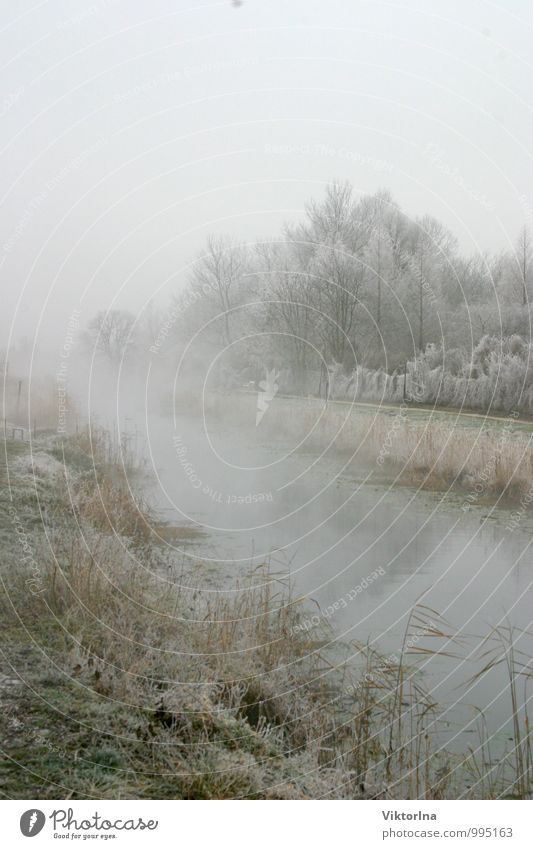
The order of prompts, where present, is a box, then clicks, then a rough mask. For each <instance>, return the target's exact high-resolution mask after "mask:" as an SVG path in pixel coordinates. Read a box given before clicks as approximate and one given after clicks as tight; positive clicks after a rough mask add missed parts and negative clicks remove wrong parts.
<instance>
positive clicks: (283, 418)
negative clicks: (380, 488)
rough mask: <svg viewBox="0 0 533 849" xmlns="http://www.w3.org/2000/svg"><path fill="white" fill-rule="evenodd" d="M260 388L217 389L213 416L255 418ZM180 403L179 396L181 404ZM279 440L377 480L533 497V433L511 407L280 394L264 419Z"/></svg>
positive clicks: (209, 400)
mask: <svg viewBox="0 0 533 849" xmlns="http://www.w3.org/2000/svg"><path fill="white" fill-rule="evenodd" d="M257 403H258V395H257V394H253V393H252V394H249V393H236V394H234V395H231V396H228V395H222V394H215V393H213V394H210V395H206V396H205V398H204V413H205V416H206V417H207V420H208V426H209V421H224V422H226V423H234V424H239V425H240V426H242V425H243V423H253V422H254V421H255V415H256V413H255V410H256V407H257ZM177 404H178V406H179V399H178V402H177ZM260 426H261V432H262V434H265V435H268V436H269V437H270V438H271V439H272V440H276V439H280V438H283V439H287V438H288V439H292V440H294V443H295V445H296V446H297V450H300V451H301V450H304V451H311V452H316V453H317V454H318V453H319V454H320V455H321V456H322V455H323V454H328V453H329V454H336V455H338V456H340V457H342V458H343V459H344V460H345V461H346V464H347V465H346V468H347V469H348V470H350V471H351V472H353V473H354V475H357V473H358V472H359V473H360V472H363V473H364V474H365V477H366V478H367V479H371V480H373V481H375V482H379V483H383V482H387V481H388V482H390V483H391V484H394V485H395V486H397V485H408V486H416V487H417V488H420V489H426V490H430V491H435V492H444V491H452V492H455V493H457V494H459V495H461V496H463V506H464V509H465V510H467V509H468V507H469V505H472V504H491V503H492V504H493V503H500V504H505V505H513V504H521V503H522V502H523V501H524V499H529V500H531V498H533V493H532V492H531V481H532V480H533V450H532V440H533V431H532V430H531V427H530V426H529V424H528V423H527V422H525V421H522V420H521V418H520V415H519V413H518V412H517V411H514V410H511V411H510V412H509V414H508V415H507V416H505V417H504V416H502V417H501V418H500V419H497V420H493V419H486V420H485V419H483V417H482V416H470V415H462V414H461V413H460V412H459V411H457V413H456V415H453V414H451V413H450V414H449V415H444V414H442V413H439V412H438V411H436V412H429V411H423V410H420V409H419V408H418V407H417V406H416V405H415V406H412V405H409V404H408V403H406V404H404V405H400V406H399V407H389V408H386V409H381V408H379V407H372V406H370V405H369V406H368V407H367V408H365V407H364V405H363V406H361V405H358V406H357V405H356V406H353V407H352V406H351V405H349V404H346V403H344V402H342V403H337V402H333V403H329V404H327V405H326V404H325V403H324V402H323V401H321V400H320V399H317V398H308V399H303V398H302V399H295V398H286V397H283V396H275V397H273V398H272V399H271V400H270V401H269V405H268V409H267V410H266V411H265V412H264V414H263V416H262V419H261V425H260Z"/></svg>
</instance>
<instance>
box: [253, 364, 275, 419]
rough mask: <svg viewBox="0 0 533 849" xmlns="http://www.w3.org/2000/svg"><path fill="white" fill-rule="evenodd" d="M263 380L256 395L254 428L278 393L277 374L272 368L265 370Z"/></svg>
mask: <svg viewBox="0 0 533 849" xmlns="http://www.w3.org/2000/svg"><path fill="white" fill-rule="evenodd" d="M265 374H266V377H265V380H262V381H261V383H260V384H259V389H260V390H261V391H260V392H258V393H257V413H256V415H255V426H256V427H257V426H258V424H259V422H260V421H261V419H262V418H263V416H264V415H265V413H266V411H267V410H268V408H269V406H270V402H271V401H273V400H274V398H275V397H276V395H277V393H278V389H279V386H278V382H277V381H278V378H279V372H277V371H276V369H275V368H273V369H272V370H271V371H267V370H266V369H265Z"/></svg>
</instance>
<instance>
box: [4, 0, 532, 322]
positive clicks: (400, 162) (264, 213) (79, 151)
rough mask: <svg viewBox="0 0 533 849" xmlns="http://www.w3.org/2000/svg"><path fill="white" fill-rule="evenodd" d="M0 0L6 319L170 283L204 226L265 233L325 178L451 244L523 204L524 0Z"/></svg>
mask: <svg viewBox="0 0 533 849" xmlns="http://www.w3.org/2000/svg"><path fill="white" fill-rule="evenodd" d="M2 12H3V14H2V19H1V25H0V39H1V56H2V72H1V74H0V88H1V96H0V119H1V121H2V127H3V132H2V136H1V148H2V169H1V172H0V173H1V177H0V182H1V186H0V193H1V213H0V216H1V217H0V223H1V228H2V238H1V247H0V263H1V264H2V265H1V280H2V300H3V310H2V313H1V324H0V329H1V332H2V337H3V339H5V338H6V334H7V333H9V331H10V329H11V328H12V330H13V333H14V335H15V337H18V336H19V335H20V334H22V333H25V334H34V333H35V331H36V327H37V325H38V324H39V323H40V324H39V334H40V336H42V338H43V339H47V338H48V339H49V338H52V339H53V338H55V335H56V334H59V336H61V334H62V331H61V327H62V326H64V324H65V322H66V320H67V318H68V315H69V313H70V312H72V310H74V309H80V310H81V314H82V322H83V323H85V322H86V321H87V320H88V319H89V318H90V316H91V314H92V312H93V311H94V310H95V309H97V308H109V307H110V306H127V307H129V308H132V309H135V310H137V309H139V308H141V307H142V306H143V305H144V304H145V303H146V301H147V300H149V299H150V297H152V296H153V295H154V294H157V293H158V294H159V297H160V298H161V299H162V300H163V301H164V300H165V298H168V297H169V296H170V294H171V293H172V292H173V291H176V290H177V289H178V288H179V287H180V286H181V285H182V283H183V279H184V269H185V268H186V265H187V263H188V262H189V261H190V260H191V259H192V257H193V256H194V254H195V252H196V251H197V250H199V249H200V247H201V246H202V243H203V241H204V239H205V236H206V234H207V233H208V232H210V231H220V232H225V233H231V234H235V235H236V236H238V237H240V238H245V239H247V240H254V239H255V238H257V237H268V236H271V235H275V234H276V233H277V232H279V228H280V225H281V224H282V222H283V221H284V220H286V219H295V218H298V217H299V216H301V214H302V207H303V205H304V203H305V201H306V199H308V198H309V197H310V196H313V195H315V196H317V195H320V193H321V192H322V191H323V188H324V185H325V184H326V183H327V182H328V181H330V180H332V179H335V178H337V179H349V180H350V181H352V182H353V184H354V186H355V189H356V191H357V192H359V193H368V192H374V191H376V190H377V189H380V188H384V187H387V188H389V189H390V190H391V191H392V193H393V195H394V196H395V198H396V199H397V200H398V202H399V203H400V204H401V205H402V207H404V209H405V210H406V211H407V212H408V213H409V214H411V215H418V214H422V213H424V212H430V213H431V214H433V215H435V216H436V217H438V218H439V219H441V220H442V221H443V222H444V223H445V224H446V225H447V226H448V227H449V228H450V229H452V230H453V231H454V233H455V234H456V235H457V237H458V238H459V241H460V244H461V247H462V248H463V249H464V250H465V251H478V250H500V249H504V248H508V247H509V246H510V245H511V244H512V243H513V242H514V240H515V238H516V234H517V231H518V230H519V229H520V227H521V226H522V225H523V224H524V222H526V221H527V220H529V221H531V222H532V223H533V191H532V189H533V178H532V174H533V170H532V167H531V153H532V150H533V148H532V145H531V139H532V138H533V121H532V105H533V90H532V86H531V79H532V69H531V58H532V57H531V53H532V50H531V44H532V43H533V15H532V10H531V2H530V0H507V2H506V3H505V4H503V2H502V3H493V2H482V0H469V2H468V3H465V2H464V0H463V1H462V2H450V0H446V2H435V0H412V2H411V0H409V2H403V0H400V1H397V0H392V2H380V0H370V2H362V1H361V0H324V1H323V2H320V0H244V2H243V3H242V5H240V6H235V5H234V4H233V3H232V2H231V0H217V2H196V0H188V1H187V0H172V2H170V0H151V2H149V3H147V2H146V0H101V2H99V0H94V2H91V0H74V1H73V0H49V2H34V3H30V2H27V1H26V0H22V2H17V3H16V4H14V3H8V2H7V1H6V0H3V2H2ZM21 293H22V294H21ZM58 328H59V329H58Z"/></svg>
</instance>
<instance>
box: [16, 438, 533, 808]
mask: <svg viewBox="0 0 533 849" xmlns="http://www.w3.org/2000/svg"><path fill="white" fill-rule="evenodd" d="M63 448H64V450H65V455H66V456H67V457H68V464H67V466H66V467H65V475H64V485H63V486H62V487H59V486H58V481H57V478H55V479H54V480H50V481H49V489H50V494H51V493H52V491H53V492H54V493H55V496H56V500H55V501H54V511H53V515H51V516H49V517H48V519H47V520H46V522H45V524H44V525H43V527H42V529H41V530H42V533H41V534H40V536H38V537H37V536H36V537H35V540H34V546H35V554H36V556H35V561H36V562H38V564H39V569H40V574H39V575H38V576H35V575H33V581H34V585H33V586H34V590H35V591H34V592H30V593H29V592H28V584H27V580H28V570H29V569H30V567H29V566H28V565H25V564H24V563H20V562H19V563H18V566H17V568H16V569H15V568H13V565H14V561H13V559H11V560H10V562H9V566H8V568H7V569H6V568H5V567H4V569H3V572H2V579H3V582H4V586H5V594H4V599H3V602H4V604H3V614H4V616H3V619H4V627H6V626H9V627H12V626H13V624H17V625H20V623H22V624H23V625H24V627H25V628H26V629H27V630H28V632H29V633H32V632H33V631H34V630H35V628H36V627H39V629H40V634H41V638H42V632H43V630H42V629H43V627H44V626H45V625H46V628H48V629H51V633H52V632H53V633H54V634H56V637H55V638H54V639H55V642H56V643H57V639H59V640H60V643H61V646H62V647H61V651H60V653H59V660H58V663H59V664H60V665H62V666H63V668H64V670H65V673H66V674H67V675H68V676H69V677H70V678H72V679H73V680H75V681H76V682H78V685H79V686H80V687H81V688H82V692H83V694H84V697H83V698H84V703H87V702H88V703H89V704H90V705H91V717H92V720H91V721H93V722H94V721H98V717H99V716H100V717H104V716H108V714H104V713H102V711H103V707H102V706H106V705H111V706H112V710H113V720H112V721H113V722H114V723H118V726H119V727H118V728H117V727H116V726H113V728H112V729H111V730H112V732H113V733H112V734H111V740H112V745H113V746H114V747H115V749H116V751H117V753H118V754H117V757H120V758H122V759H124V760H125V761H126V762H127V763H128V775H127V776H124V777H123V779H122V780H123V782H124V783H123V785H119V786H117V784H116V783H115V784H114V785H113V788H112V791H109V792H112V793H113V794H115V795H120V796H123V795H125V794H129V795H130V796H132V795H133V796H155V797H156V798H157V797H158V796H163V797H168V795H170V796H171V797H175V798H237V797H253V798H405V799H434V798H455V797H458V796H461V795H469V790H468V788H467V782H466V776H467V775H468V774H470V773H472V772H473V771H475V770H477V771H478V773H479V774H480V776H481V778H480V779H477V780H475V781H474V782H473V783H472V786H473V787H474V788H475V789H473V790H472V792H471V793H470V795H472V796H477V795H479V794H480V792H482V793H483V794H484V796H485V797H497V796H499V795H503V794H505V793H506V792H508V793H510V794H512V795H519V796H521V797H524V796H526V795H527V794H528V793H529V788H530V784H531V777H532V776H531V751H530V735H529V724H528V723H527V725H526V726H524V724H523V722H522V720H521V719H520V718H519V716H520V710H521V708H520V704H519V699H518V689H517V683H516V678H513V685H512V689H511V693H512V703H513V706H512V715H513V719H515V718H516V722H514V725H513V733H514V742H515V744H516V745H515V749H516V753H515V758H514V761H513V762H512V764H511V763H510V762H509V765H510V766H512V775H511V776H509V772H508V771H502V772H497V771H496V770H495V769H494V764H493V762H492V758H491V756H490V753H488V751H487V746H486V745H485V744H483V745H482V747H481V749H480V748H479V746H478V747H476V751H475V752H474V753H473V754H470V753H468V752H465V754H464V756H457V755H452V754H450V753H449V752H447V751H445V750H444V749H443V747H442V741H441V737H440V736H439V733H438V728H439V707H438V705H436V704H435V703H434V701H433V700H432V699H431V697H430V696H429V695H428V693H427V692H426V689H425V687H424V681H423V678H422V676H421V675H420V673H419V672H418V670H417V667H416V664H415V663H414V660H415V656H416V654H420V653H421V652H422V653H423V652H427V651H429V650H428V649H427V648H424V647H423V644H422V643H421V642H420V641H418V640H415V639H413V636H414V634H417V633H421V632H422V631H423V633H424V635H425V636H426V637H432V638H435V639H437V640H439V641H441V640H446V641H447V642H449V641H450V640H451V641H452V643H453V635H452V634H451V633H450V632H449V631H448V630H447V626H446V624H445V623H443V622H442V620H441V619H440V617H439V616H438V614H437V613H436V612H435V611H430V610H429V609H427V608H423V607H421V606H418V607H417V608H416V609H415V611H413V614H412V616H411V618H410V621H409V623H408V626H407V630H406V634H405V638H404V640H403V643H402V645H401V646H399V649H398V653H397V654H394V655H389V656H384V655H382V654H381V653H380V652H379V651H377V650H376V649H375V647H372V646H370V645H365V644H358V643H351V644H349V645H347V646H345V647H340V646H339V645H338V644H335V642H334V640H333V635H332V633H331V632H330V630H329V627H328V625H327V623H326V622H323V623H320V624H319V625H318V626H316V627H314V628H311V629H309V628H308V627H305V628H304V627H301V625H302V621H303V617H305V604H304V602H303V601H302V600H301V599H296V598H295V597H294V596H293V594H292V591H291V587H290V585H289V584H287V583H286V582H285V581H282V580H281V579H280V578H279V577H278V576H277V575H276V574H275V573H273V572H272V571H271V569H270V567H269V564H264V565H262V566H261V567H259V568H258V569H256V570H255V571H253V572H251V573H250V575H249V576H247V577H246V578H243V579H242V581H241V583H240V585H239V586H237V587H236V588H233V589H231V590H230V589H228V588H227V587H223V586H218V585H216V584H215V585H208V584H206V583H205V581H206V579H207V576H206V574H205V573H204V572H203V570H202V566H201V564H198V565H197V566H195V568H194V569H192V568H190V567H185V566H184V563H183V561H182V560H181V559H180V558H179V557H178V556H177V555H176V553H175V552H173V551H172V550H171V549H169V547H168V546H166V547H162V546H161V545H160V544H159V543H158V542H157V541H156V539H155V538H154V537H153V536H152V535H151V534H150V531H149V530H147V529H149V528H150V525H151V523H153V517H152V516H150V514H149V513H148V512H147V510H146V508H145V507H144V506H142V505H141V504H140V502H139V501H138V500H137V499H136V497H135V496H134V494H132V489H131V486H130V481H129V479H128V478H127V477H126V476H125V475H124V474H123V468H122V465H120V466H118V467H117V466H114V465H111V464H110V463H109V459H110V454H109V446H108V440H107V438H104V437H103V435H102V434H101V433H98V432H87V433H84V434H78V435H77V436H76V437H73V438H72V439H71V440H69V442H68V444H67V445H66V446H63ZM88 453H89V455H90V458H91V463H90V464H89V463H88V462H87V461H88ZM50 497H51V495H50ZM39 498H40V499H41V501H43V499H44V500H45V501H46V489H45V488H43V487H41V489H40V492H39ZM41 506H45V505H44V504H42V505H41ZM45 531H46V533H44V532H45ZM14 551H15V549H14ZM201 585H204V590H203V591H202V590H201V589H200V586H201ZM15 611H16V613H15ZM47 633H48V632H47ZM507 657H508V659H509V663H510V666H509V668H510V669H515V661H516V657H515V655H509V652H508V653H507ZM487 662H488V663H495V662H496V659H495V658H492V657H491V658H488V659H487ZM72 710H73V711H74V717H73V718H74V719H75V718H76V711H79V707H76V708H72ZM101 721H102V722H103V721H104V720H103V719H102V720H101ZM106 722H108V723H110V722H111V720H110V719H107V720H106ZM107 731H108V727H107V726H105V725H104V727H103V729H102V733H107ZM482 742H483V741H482ZM77 745H78V748H79V747H80V746H81V748H83V746H82V743H81V742H80V743H78V744H77ZM480 752H481V754H480ZM42 770H44V771H46V765H45V764H43V765H42ZM468 771H470V773H469V772H468ZM39 774H42V773H39ZM117 780H118V779H117ZM69 782H70V785H71V787H72V788H73V792H74V793H75V794H76V793H80V794H83V793H86V792H88V789H89V785H88V784H87V783H86V779H85V778H84V775H83V773H80V774H78V773H76V771H75V769H74V768H73V769H72V771H71V773H69ZM91 789H92V790H96V794H97V795H105V789H102V787H96V788H94V787H93V786H92V785H91Z"/></svg>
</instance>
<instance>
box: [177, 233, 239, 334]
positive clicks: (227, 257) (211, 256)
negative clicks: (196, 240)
mask: <svg viewBox="0 0 533 849" xmlns="http://www.w3.org/2000/svg"><path fill="white" fill-rule="evenodd" d="M247 266H248V255H247V251H246V249H245V248H243V247H242V246H241V245H239V244H238V243H236V242H234V241H232V240H231V239H230V238H228V237H226V236H214V235H210V236H209V237H208V239H207V246H206V250H205V251H204V252H203V253H202V254H201V255H200V257H199V258H198V261H197V263H196V265H195V267H194V271H193V273H192V278H191V286H192V289H193V291H195V292H197V293H198V294H199V295H201V297H202V299H205V300H206V301H207V302H211V303H215V304H216V307H217V309H218V310H219V311H220V313H221V314H222V316H223V323H224V340H225V343H226V345H230V344H231V342H232V341H233V340H232V332H231V318H230V315H231V311H232V309H234V307H235V306H237V304H238V302H239V293H240V289H241V284H242V278H243V276H244V274H245V273H246V271H247Z"/></svg>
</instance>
